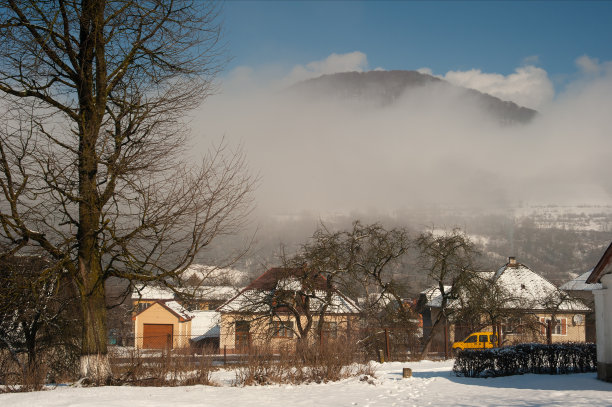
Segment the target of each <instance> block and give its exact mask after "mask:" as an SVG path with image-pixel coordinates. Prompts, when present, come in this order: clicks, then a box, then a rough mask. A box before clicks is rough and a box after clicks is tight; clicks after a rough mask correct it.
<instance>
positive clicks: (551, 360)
mask: <svg viewBox="0 0 612 407" xmlns="http://www.w3.org/2000/svg"><path fill="white" fill-rule="evenodd" d="M596 370H597V354H596V347H595V344H592V343H564V344H553V345H544V344H539V343H526V344H520V345H515V346H507V347H503V348H494V349H482V350H469V349H468V350H464V351H461V352H459V354H458V355H457V358H456V359H455V364H454V366H453V372H454V373H455V374H456V375H457V376H465V377H492V376H510V375H515V374H524V373H537V374H567V373H583V372H594V371H596Z"/></svg>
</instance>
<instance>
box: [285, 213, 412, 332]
mask: <svg viewBox="0 0 612 407" xmlns="http://www.w3.org/2000/svg"><path fill="white" fill-rule="evenodd" d="M412 246H413V244H412V241H411V239H410V237H409V234H408V231H407V230H406V229H404V228H393V229H386V228H385V227H384V226H382V225H381V224H379V223H373V224H369V225H364V224H362V223H361V222H360V221H355V222H353V224H352V227H351V228H350V229H348V230H338V231H334V230H331V229H330V228H328V227H326V226H325V225H321V227H320V228H319V229H318V230H317V231H316V232H315V233H314V234H313V236H312V237H311V238H310V239H309V241H308V242H306V243H305V244H304V245H302V247H301V249H300V251H299V253H298V254H297V255H296V256H294V257H293V258H292V259H291V260H290V264H292V265H294V266H295V265H299V264H307V265H308V267H310V268H311V269H313V270H317V271H318V272H319V273H321V275H323V276H324V277H325V280H326V281H327V283H328V284H330V285H333V286H334V287H338V288H340V289H341V290H342V291H343V292H346V293H349V294H351V295H352V296H364V297H365V298H366V303H365V306H364V307H362V312H363V313H364V316H365V317H366V318H369V319H370V322H373V320H374V319H377V320H380V321H378V322H381V321H382V323H383V324H386V326H387V327H388V325H389V324H390V323H391V322H392V321H395V322H396V324H397V325H400V326H401V327H402V328H405V329H406V330H409V331H415V330H416V324H415V323H414V322H411V321H414V318H415V316H414V315H413V312H412V310H411V309H410V307H409V306H408V305H406V303H405V302H404V300H403V297H402V294H403V292H404V290H405V288H406V287H405V286H404V284H402V280H403V279H401V278H399V277H398V276H399V273H398V271H399V267H400V265H401V260H402V258H403V257H404V256H405V255H406V254H407V252H408V250H409V249H410V248H411V247H412ZM390 314H391V315H390ZM383 320H384V321H383ZM321 329H322V328H321V327H318V330H319V331H320V330H321Z"/></svg>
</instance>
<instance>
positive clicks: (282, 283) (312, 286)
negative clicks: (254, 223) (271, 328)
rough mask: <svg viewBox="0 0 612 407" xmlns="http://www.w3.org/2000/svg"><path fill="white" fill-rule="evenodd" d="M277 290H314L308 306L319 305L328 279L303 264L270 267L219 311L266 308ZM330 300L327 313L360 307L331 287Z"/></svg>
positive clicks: (349, 312) (344, 311)
mask: <svg viewBox="0 0 612 407" xmlns="http://www.w3.org/2000/svg"><path fill="white" fill-rule="evenodd" d="M277 290H288V291H302V290H303V291H306V292H310V293H313V294H314V298H313V299H312V300H311V301H310V310H311V311H316V310H318V309H321V307H322V306H323V305H324V304H325V302H324V300H323V299H324V298H325V297H326V294H327V293H329V290H330V287H329V286H328V283H327V280H326V279H325V277H323V276H322V275H321V274H320V273H318V272H316V271H313V270H309V269H306V268H280V267H275V268H271V269H269V270H268V271H266V272H265V273H263V274H262V275H261V276H259V277H258V278H257V279H255V280H254V281H253V282H251V284H249V285H248V286H247V287H246V288H245V289H244V290H242V291H241V292H240V293H238V295H236V296H235V297H234V298H232V299H230V300H229V301H227V302H226V303H225V304H223V305H222V306H220V307H219V308H218V309H217V310H218V311H220V312H253V313H261V312H269V311H270V306H269V305H268V304H269V302H270V296H271V295H273V294H274V292H275V291H277ZM331 290H332V291H333V293H332V296H331V303H330V304H328V306H327V309H326V311H325V312H326V313H329V314H355V313H358V312H359V307H358V306H357V305H356V304H355V303H354V302H353V301H352V300H351V299H349V298H348V297H346V296H345V295H343V294H342V293H340V292H339V291H338V290H337V289H336V288H334V287H332V288H331Z"/></svg>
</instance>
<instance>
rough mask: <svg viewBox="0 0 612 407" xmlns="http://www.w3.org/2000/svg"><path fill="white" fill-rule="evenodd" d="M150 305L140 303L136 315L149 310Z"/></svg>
mask: <svg viewBox="0 0 612 407" xmlns="http://www.w3.org/2000/svg"><path fill="white" fill-rule="evenodd" d="M149 305H151V304H149V303H148V302H139V303H138V305H136V313H140V312H142V311H144V310H146V309H147V308H149Z"/></svg>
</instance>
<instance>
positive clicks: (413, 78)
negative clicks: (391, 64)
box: [290, 71, 537, 124]
mask: <svg viewBox="0 0 612 407" xmlns="http://www.w3.org/2000/svg"><path fill="white" fill-rule="evenodd" d="M430 85H433V87H435V89H436V91H440V92H439V93H441V94H442V95H447V97H448V98H449V99H450V98H451V96H453V97H454V99H453V100H457V103H461V102H460V100H461V98H456V95H457V94H459V95H460V96H462V97H464V99H465V100H466V101H471V102H474V103H475V104H476V106H479V107H480V108H482V109H483V110H484V111H486V112H487V113H488V114H490V115H492V116H493V117H495V118H497V119H498V120H499V121H500V122H501V123H503V124H521V123H528V122H529V121H530V120H531V119H533V117H534V116H535V115H536V114H537V112H536V111H535V110H533V109H529V108H526V107H522V106H519V105H517V104H516V103H513V102H509V101H504V100H501V99H499V98H497V97H494V96H491V95H488V94H486V93H482V92H479V91H477V90H474V89H468V88H464V87H460V86H456V85H452V84H450V83H449V82H447V81H445V80H443V79H440V78H437V77H435V76H431V75H428V74H424V73H420V72H417V71H369V72H342V73H336V74H331V75H323V76H320V77H318V78H314V79H308V80H305V81H302V82H299V83H297V84H295V85H293V86H292V87H291V88H290V92H296V93H299V94H300V95H302V96H306V97H313V98H320V97H331V98H336V99H340V100H363V101H369V102H373V103H375V104H379V105H382V106H386V105H392V104H394V103H396V102H397V101H398V100H400V98H401V97H403V96H405V95H407V94H409V93H410V92H416V91H418V90H423V88H425V87H426V86H430ZM433 87H432V88H433Z"/></svg>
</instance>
